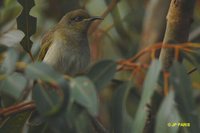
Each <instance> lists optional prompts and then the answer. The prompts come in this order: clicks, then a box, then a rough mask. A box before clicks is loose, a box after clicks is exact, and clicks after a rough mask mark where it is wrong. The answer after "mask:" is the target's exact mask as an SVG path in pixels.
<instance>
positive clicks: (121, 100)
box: [112, 83, 133, 133]
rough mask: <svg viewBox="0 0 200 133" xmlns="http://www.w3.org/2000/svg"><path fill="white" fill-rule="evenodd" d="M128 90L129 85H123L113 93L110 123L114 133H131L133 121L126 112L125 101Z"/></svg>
mask: <svg viewBox="0 0 200 133" xmlns="http://www.w3.org/2000/svg"><path fill="white" fill-rule="evenodd" d="M130 88H131V86H130V83H124V84H122V85H121V86H119V88H118V89H117V90H116V92H115V93H114V96H113V103H112V105H113V106H112V121H113V128H114V132H115V133H131V130H132V125H133V119H132V118H131V116H130V115H129V114H128V113H127V110H126V101H127V98H128V94H129V92H130Z"/></svg>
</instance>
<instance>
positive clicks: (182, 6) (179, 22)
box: [144, 0, 195, 133]
mask: <svg viewBox="0 0 200 133" xmlns="http://www.w3.org/2000/svg"><path fill="white" fill-rule="evenodd" d="M194 5H195V0H172V1H171V4H170V9H169V12H168V15H167V27H166V32H165V36H164V41H163V45H166V44H170V45H176V44H179V45H181V43H185V42H187V41H188V36H189V29H190V25H191V22H192V17H193V9H194ZM159 59H160V61H161V62H162V68H163V70H168V69H169V68H170V67H171V65H172V62H173V60H174V50H173V49H164V48H163V49H162V51H161V55H160V58H159ZM179 61H180V62H181V59H179ZM157 90H158V92H160V93H157V92H155V94H154V96H153V97H152V101H151V106H150V111H149V112H150V114H149V116H150V117H149V119H147V122H146V126H145V129H144V132H145V133H152V132H154V124H155V116H156V113H157V111H158V109H159V106H160V104H161V102H162V100H159V102H158V99H162V98H163V93H162V89H161V88H160V86H158V87H157Z"/></svg>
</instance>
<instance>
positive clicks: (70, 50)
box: [38, 9, 103, 76]
mask: <svg viewBox="0 0 200 133" xmlns="http://www.w3.org/2000/svg"><path fill="white" fill-rule="evenodd" d="M102 19H103V18H102V17H100V16H90V15H89V14H88V12H87V11H85V10H84V9H76V10H73V11H70V12H68V13H66V14H65V15H64V16H63V17H62V18H61V20H60V21H59V22H58V24H56V25H55V26H54V27H53V28H52V29H50V30H49V31H48V32H46V33H45V34H44V36H43V39H42V42H41V49H40V52H39V55H38V61H42V62H44V63H46V64H48V65H50V66H52V67H53V68H54V69H55V70H57V71H59V72H60V73H64V74H68V75H71V76H74V75H76V74H79V73H82V72H84V71H85V70H86V68H87V67H88V64H89V63H90V48H89V43H88V35H87V32H88V29H89V27H90V26H91V24H92V22H93V21H95V20H102Z"/></svg>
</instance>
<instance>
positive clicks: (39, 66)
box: [25, 62, 61, 83]
mask: <svg viewBox="0 0 200 133" xmlns="http://www.w3.org/2000/svg"><path fill="white" fill-rule="evenodd" d="M25 74H26V75H27V77H29V78H30V79H33V80H35V79H40V80H43V81H47V82H53V83H56V82H57V81H59V80H60V78H61V75H60V74H59V73H57V72H56V71H55V70H54V69H53V68H52V67H51V66H49V65H47V64H45V63H43V62H35V63H33V64H29V65H28V66H27V68H26V70H25Z"/></svg>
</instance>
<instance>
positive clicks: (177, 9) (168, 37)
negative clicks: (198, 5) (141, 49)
mask: <svg viewBox="0 0 200 133" xmlns="http://www.w3.org/2000/svg"><path fill="white" fill-rule="evenodd" d="M194 4H195V0H172V1H171V5H170V9H169V12H168V15H167V28H166V33H165V37H164V41H163V45H166V44H171V45H176V44H181V43H185V42H187V41H188V36H189V30H190V25H191V22H192V21H193V9H194ZM160 60H161V61H162V67H163V69H168V68H169V67H170V66H171V65H172V62H173V60H174V50H173V49H162V51H161V54H160Z"/></svg>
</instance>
